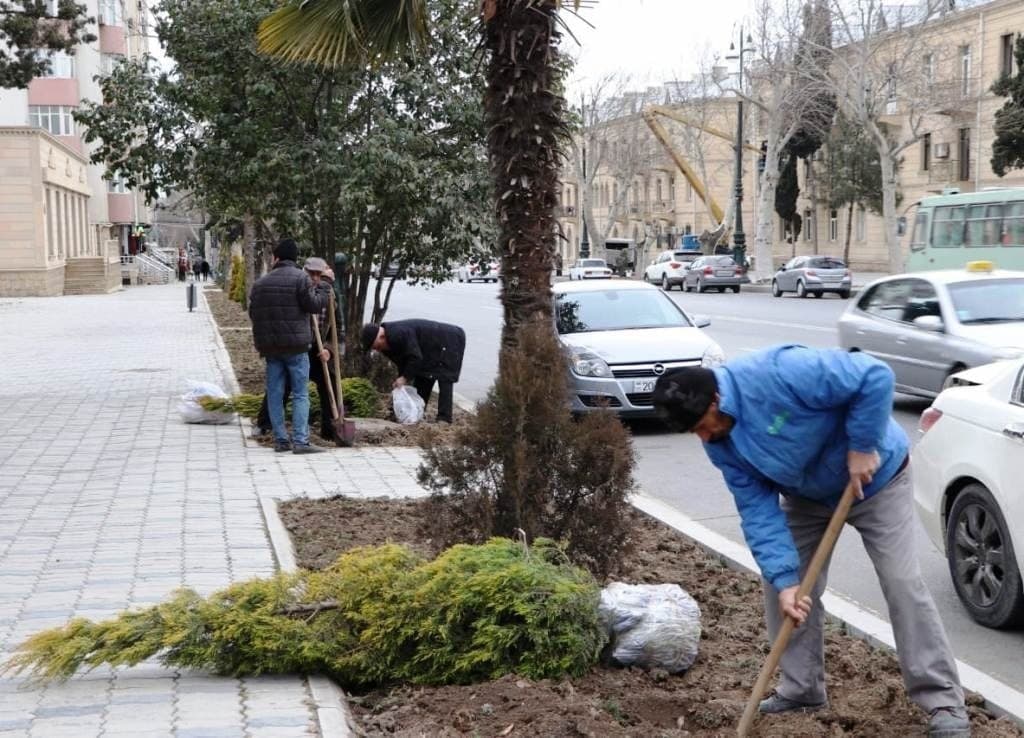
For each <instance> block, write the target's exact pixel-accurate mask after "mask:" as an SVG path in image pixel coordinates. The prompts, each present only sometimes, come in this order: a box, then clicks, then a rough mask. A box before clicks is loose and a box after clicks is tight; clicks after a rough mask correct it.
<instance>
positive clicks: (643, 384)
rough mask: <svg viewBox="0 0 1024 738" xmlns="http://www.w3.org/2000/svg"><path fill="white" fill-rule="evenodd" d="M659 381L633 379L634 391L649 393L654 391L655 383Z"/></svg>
mask: <svg viewBox="0 0 1024 738" xmlns="http://www.w3.org/2000/svg"><path fill="white" fill-rule="evenodd" d="M656 381H658V380H656V379H634V380H633V392H634V393H647V392H654V383H655V382H656Z"/></svg>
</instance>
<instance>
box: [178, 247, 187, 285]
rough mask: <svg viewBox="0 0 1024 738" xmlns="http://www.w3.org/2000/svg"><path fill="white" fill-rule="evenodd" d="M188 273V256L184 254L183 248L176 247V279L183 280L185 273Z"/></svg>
mask: <svg viewBox="0 0 1024 738" xmlns="http://www.w3.org/2000/svg"><path fill="white" fill-rule="evenodd" d="M187 273H188V257H186V256H185V250H184V249H178V281H179V282H184V281H185V275H186V274H187Z"/></svg>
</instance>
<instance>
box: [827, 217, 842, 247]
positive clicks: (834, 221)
mask: <svg viewBox="0 0 1024 738" xmlns="http://www.w3.org/2000/svg"><path fill="white" fill-rule="evenodd" d="M828 240H829V241H832V242H833V243H835V242H836V241H838V240H839V211H838V210H829V211H828Z"/></svg>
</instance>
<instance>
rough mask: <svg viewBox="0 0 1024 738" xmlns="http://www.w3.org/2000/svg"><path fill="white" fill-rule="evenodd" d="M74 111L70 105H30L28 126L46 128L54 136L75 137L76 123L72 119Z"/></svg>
mask: <svg viewBox="0 0 1024 738" xmlns="http://www.w3.org/2000/svg"><path fill="white" fill-rule="evenodd" d="M73 110H74V108H72V107H70V106H68V105H29V106H28V124H29V125H30V126H36V127H37V128H45V129H46V130H47V131H49V132H50V133H52V134H53V135H54V136H74V135H75V121H74V119H73V118H72V117H71V112H72V111H73Z"/></svg>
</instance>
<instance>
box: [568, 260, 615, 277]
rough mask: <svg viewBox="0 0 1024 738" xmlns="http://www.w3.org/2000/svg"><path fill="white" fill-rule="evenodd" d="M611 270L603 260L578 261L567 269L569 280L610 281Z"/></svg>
mask: <svg viewBox="0 0 1024 738" xmlns="http://www.w3.org/2000/svg"><path fill="white" fill-rule="evenodd" d="M611 276H612V270H611V269H609V268H608V263H607V262H606V261H605V260H604V259H580V260H579V261H577V262H576V263H575V264H573V265H572V266H571V267H569V279H570V280H575V279H610V278H611Z"/></svg>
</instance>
